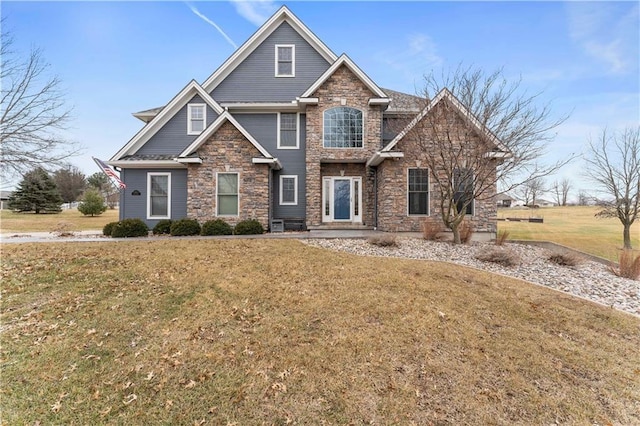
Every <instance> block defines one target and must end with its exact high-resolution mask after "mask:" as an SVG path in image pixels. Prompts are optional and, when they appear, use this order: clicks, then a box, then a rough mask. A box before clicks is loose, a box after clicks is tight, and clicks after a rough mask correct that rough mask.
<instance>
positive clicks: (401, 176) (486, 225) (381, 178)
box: [378, 110, 498, 233]
mask: <svg viewBox="0 0 640 426" xmlns="http://www.w3.org/2000/svg"><path fill="white" fill-rule="evenodd" d="M449 112H451V110H449ZM434 113H439V111H434ZM447 117H448V119H449V121H450V122H449V124H448V125H449V126H452V125H453V126H458V129H457V130H460V131H459V132H457V131H453V132H451V134H465V135H466V138H465V140H461V141H459V142H460V143H465V144H475V143H479V141H480V140H479V137H478V136H477V135H476V134H475V133H474V132H470V131H468V130H469V128H468V126H467V124H466V123H465V122H464V121H463V120H462V119H460V117H459V116H457V115H452V114H448V115H447ZM443 127H444V126H443ZM412 136H413V135H412V134H408V135H407V136H405V137H404V138H403V139H402V140H401V141H400V142H399V143H398V144H397V145H396V147H395V148H394V150H395V151H401V152H403V153H404V157H403V158H400V159H397V160H393V159H387V160H385V161H384V162H383V163H382V164H380V165H379V166H378V229H380V230H382V231H389V232H419V231H421V224H422V222H424V221H430V222H435V223H439V224H442V215H441V213H440V197H439V194H438V193H437V192H436V191H435V185H434V182H433V176H432V175H431V174H430V175H429V213H430V214H429V216H409V215H408V214H407V213H408V208H407V204H408V199H407V191H408V182H407V181H408V172H407V170H408V169H409V168H415V167H418V168H419V167H426V165H425V164H424V161H421V158H420V150H421V149H423V148H422V147H420V146H419V145H418V144H417V143H416V142H415V140H413V139H412ZM434 149H435V148H434ZM488 161H489V160H488ZM439 175H440V179H444V178H445V177H444V174H443V173H439ZM492 193H494V194H495V188H494V190H493V191H492ZM497 214H498V212H497V206H496V203H495V202H494V200H493V197H490V198H489V199H483V200H475V205H474V214H473V215H471V216H467V218H466V219H465V220H469V221H471V223H472V224H473V227H474V230H475V231H476V232H489V233H495V232H496V221H495V218H496V217H497ZM442 226H443V229H444V224H442Z"/></svg>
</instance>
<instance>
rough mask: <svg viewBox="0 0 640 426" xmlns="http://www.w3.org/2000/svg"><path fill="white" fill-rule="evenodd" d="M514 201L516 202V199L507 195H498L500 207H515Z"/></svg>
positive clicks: (497, 199)
mask: <svg viewBox="0 0 640 426" xmlns="http://www.w3.org/2000/svg"><path fill="white" fill-rule="evenodd" d="M514 201H516V199H515V198H513V197H511V196H509V195H507V194H498V195H496V205H497V206H498V207H506V208H508V207H511V206H513V205H515V203H514Z"/></svg>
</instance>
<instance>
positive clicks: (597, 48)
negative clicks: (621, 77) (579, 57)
mask: <svg viewBox="0 0 640 426" xmlns="http://www.w3.org/2000/svg"><path fill="white" fill-rule="evenodd" d="M566 8H567V9H566V10H567V17H568V29H569V36H570V37H571V39H572V40H573V41H574V42H575V43H576V44H577V45H578V46H580V47H581V48H582V49H583V50H584V52H585V53H586V54H588V55H589V56H591V57H593V58H594V59H596V60H598V61H600V62H602V63H604V64H606V65H607V67H608V71H609V72H611V73H614V74H620V73H625V72H628V71H631V70H632V69H634V68H636V67H637V58H638V43H637V37H638V16H639V8H638V6H637V5H636V4H633V3H615V4H614V3H600V2H598V3H592V2H569V3H567V5H566ZM634 62H635V64H634Z"/></svg>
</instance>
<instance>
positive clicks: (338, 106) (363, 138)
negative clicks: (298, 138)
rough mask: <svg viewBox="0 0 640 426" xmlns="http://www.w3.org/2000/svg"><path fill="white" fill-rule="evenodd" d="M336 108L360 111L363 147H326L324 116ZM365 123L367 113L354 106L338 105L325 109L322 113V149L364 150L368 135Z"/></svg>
mask: <svg viewBox="0 0 640 426" xmlns="http://www.w3.org/2000/svg"><path fill="white" fill-rule="evenodd" d="M334 108H351V109H355V110H358V111H360V112H361V113H362V146H348V147H340V146H324V130H325V129H324V114H325V113H326V112H327V111H329V110H331V109H334ZM365 121H366V117H365V111H364V110H362V109H360V108H356V107H353V106H349V105H336V106H332V107H329V108H327V109H325V110H324V111H322V148H323V149H364V144H365V141H366V140H367V139H366V136H367V135H366V134H365V131H366V130H365V128H366V127H367V126H365Z"/></svg>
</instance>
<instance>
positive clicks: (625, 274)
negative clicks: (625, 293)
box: [611, 249, 640, 281]
mask: <svg viewBox="0 0 640 426" xmlns="http://www.w3.org/2000/svg"><path fill="white" fill-rule="evenodd" d="M611 272H613V273H614V274H616V275H617V276H619V277H622V278H629V279H631V280H636V281H637V280H638V279H640V253H635V252H634V251H633V250H630V249H624V250H622V251H621V252H620V255H619V256H618V267H617V268H616V267H615V265H611Z"/></svg>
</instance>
